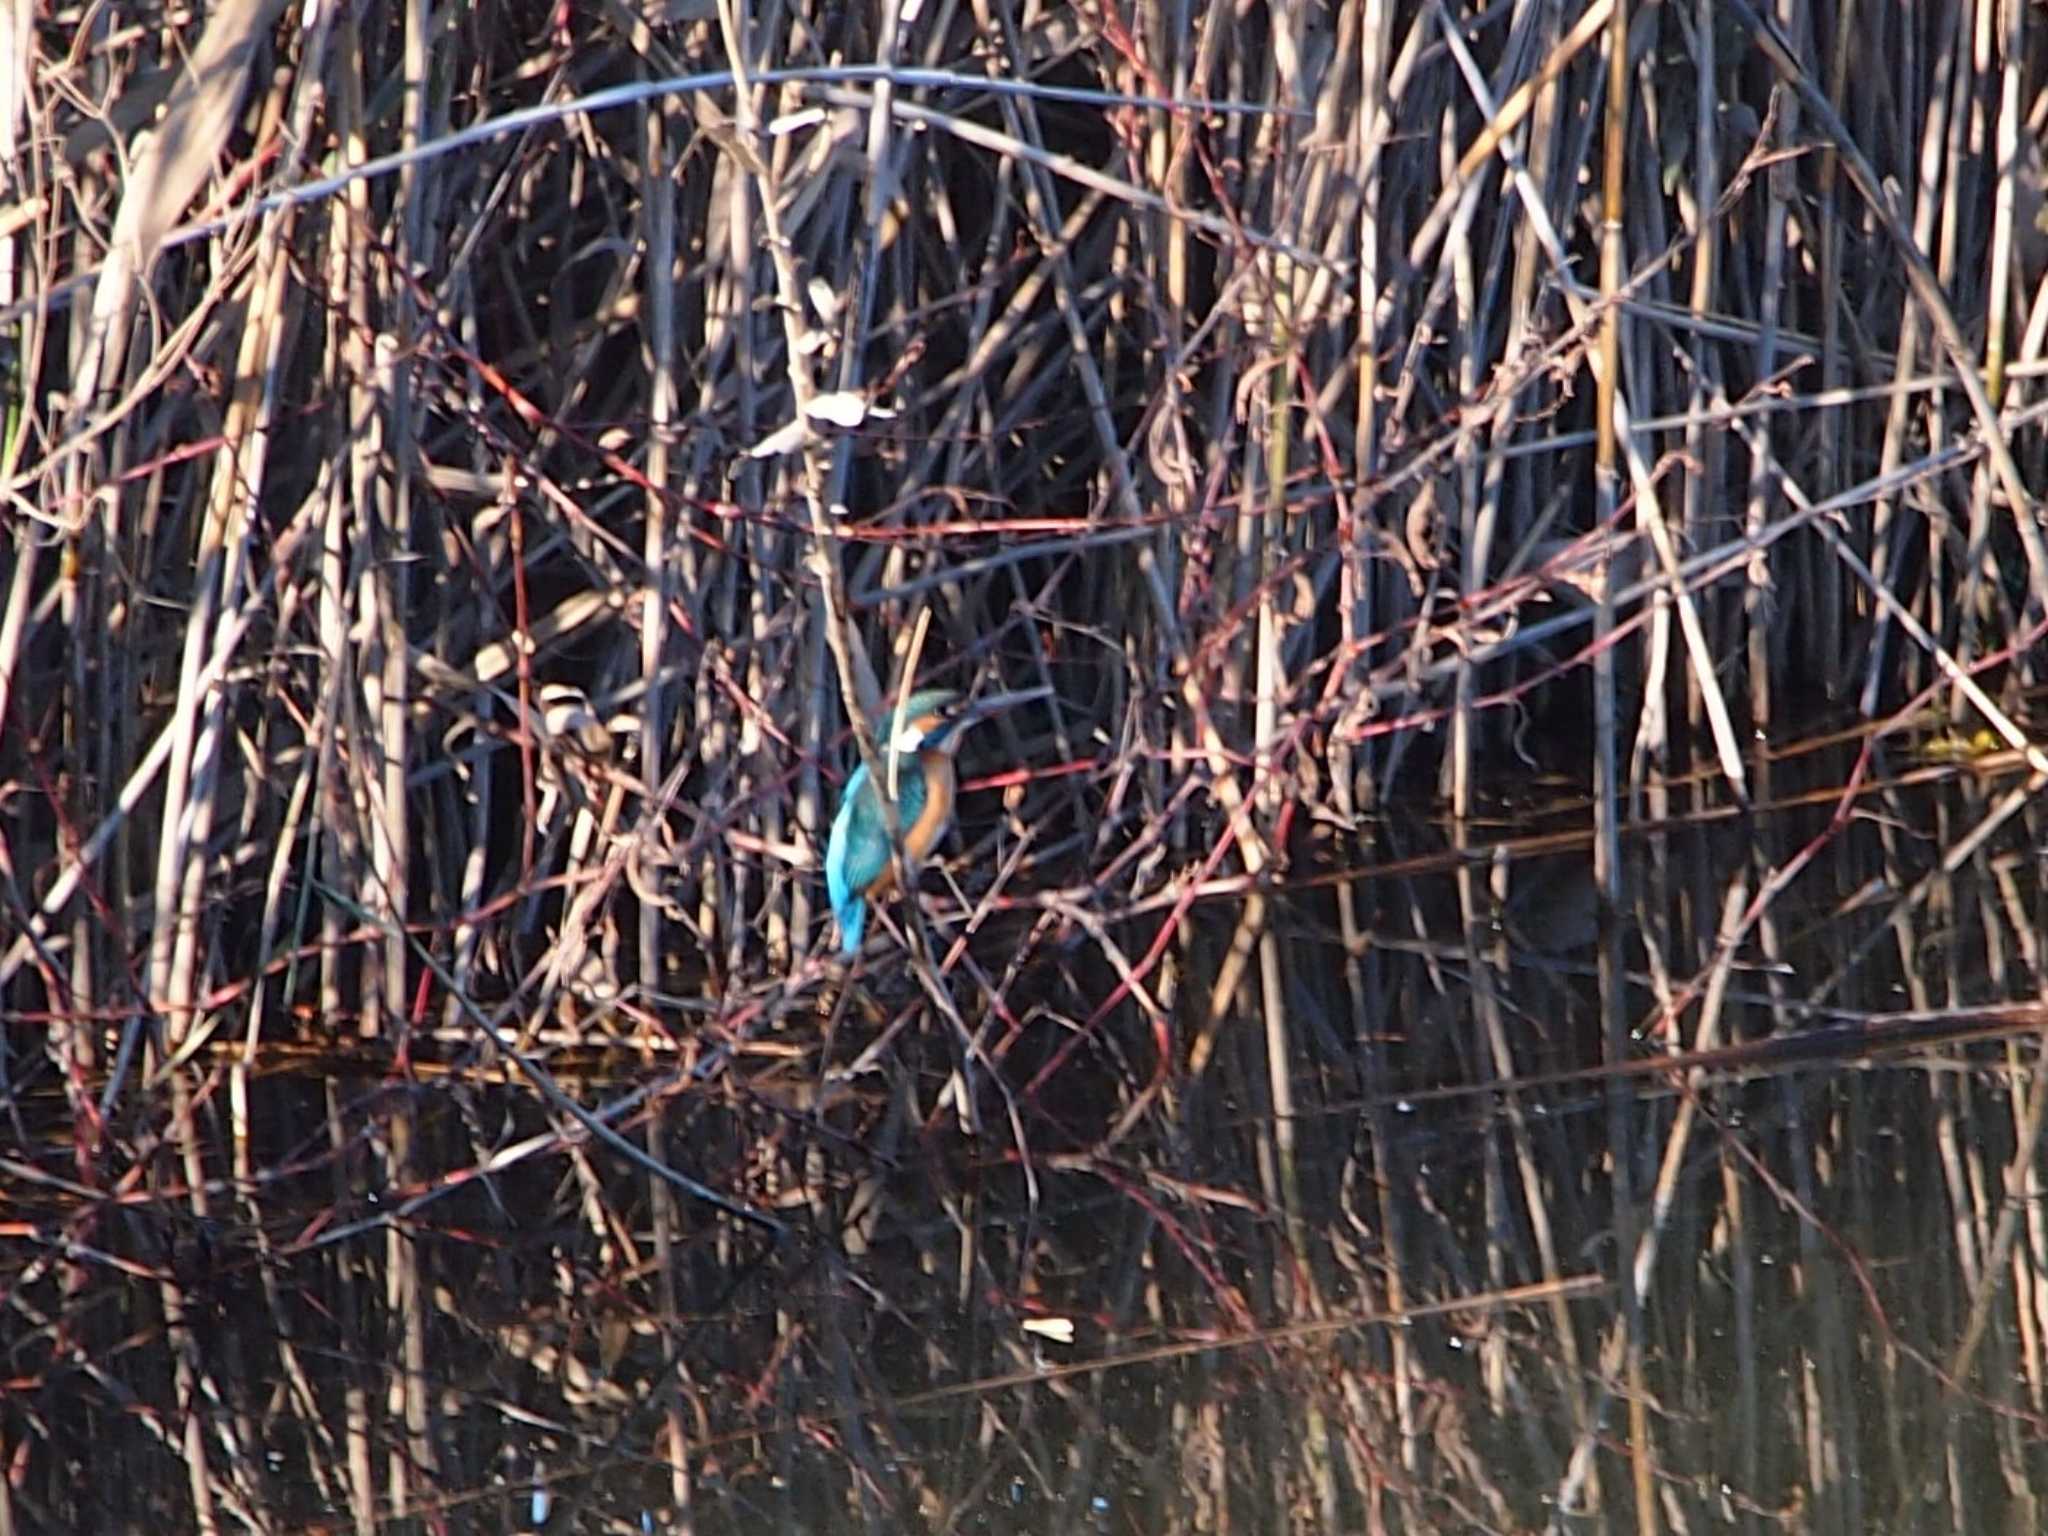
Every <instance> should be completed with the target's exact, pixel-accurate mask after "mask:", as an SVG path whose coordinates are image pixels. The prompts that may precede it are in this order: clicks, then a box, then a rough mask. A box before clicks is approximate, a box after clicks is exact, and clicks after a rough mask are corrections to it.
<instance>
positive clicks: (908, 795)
mask: <svg viewBox="0 0 2048 1536" xmlns="http://www.w3.org/2000/svg"><path fill="white" fill-rule="evenodd" d="M883 761H884V762H885V763H886V762H887V761H888V759H887V758H886V757H884V759H883ZM923 809H924V767H923V765H922V764H920V763H919V762H918V761H917V760H916V759H915V758H913V757H906V758H905V759H904V761H903V763H902V765H901V766H900V767H898V768H897V770H896V825H897V827H898V829H899V830H901V829H902V828H905V827H908V826H909V825H910V824H911V823H912V822H914V821H916V820H917V817H918V813H919V812H920V811H922V810H923ZM888 867H889V843H888V839H887V838H885V837H884V836H883V835H882V797H881V796H880V795H879V794H877V793H876V792H875V786H874V783H873V781H872V780H870V779H869V777H868V766H867V764H866V763H862V764H861V765H860V766H859V767H858V768H856V769H854V770H853V773H852V776H851V777H849V778H848V779H847V781H846V795H845V798H843V799H842V800H841V801H840V802H839V814H838V815H837V816H835V817H833V818H832V835H831V837H830V838H829V839H827V841H826V843H825V893H826V894H827V895H828V896H830V897H831V899H832V915H833V916H834V917H836V918H838V919H839V950H840V953H841V954H844V955H855V954H858V953H860V942H861V937H862V935H863V934H865V933H866V932H867V924H868V903H867V889H868V887H869V886H871V885H873V884H874V883H875V882H876V881H877V880H879V879H880V878H881V877H882V871H883V870H885V869H887V868H888Z"/></svg>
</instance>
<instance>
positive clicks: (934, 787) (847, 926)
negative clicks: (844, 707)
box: [825, 688, 1051, 956]
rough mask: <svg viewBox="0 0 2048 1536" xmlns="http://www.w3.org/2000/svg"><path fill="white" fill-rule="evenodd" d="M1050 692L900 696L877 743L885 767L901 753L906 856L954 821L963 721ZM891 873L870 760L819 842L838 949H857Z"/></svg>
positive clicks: (900, 813) (899, 820)
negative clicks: (871, 906) (968, 697)
mask: <svg viewBox="0 0 2048 1536" xmlns="http://www.w3.org/2000/svg"><path fill="white" fill-rule="evenodd" d="M1050 691H1051V690H1050V689H1046V688H1034V689H1031V690H1030V691H1028V692H1024V693H999V694H994V695H991V696H990V697H988V698H985V699H982V700H980V701H979V702H975V703H969V702H966V701H964V700H962V699H961V697H960V695H958V694H957V693H951V692H948V691H947V690H946V689H943V688H926V689H921V690H919V691H918V692H916V693H913V694H912V695H911V696H910V697H909V698H908V699H906V700H905V701H904V703H903V708H902V709H900V710H899V711H897V713H896V718H895V722H894V724H893V725H892V726H891V728H890V731H889V735H888V739H887V740H885V741H882V742H879V743H877V745H878V746H879V747H880V748H881V761H882V771H883V772H884V773H885V774H886V773H887V772H888V770H889V763H890V760H891V759H892V758H896V757H899V756H900V757H901V761H900V763H899V764H898V766H897V769H896V824H897V826H898V827H899V828H900V829H901V830H902V834H903V849H904V853H905V855H906V856H907V857H908V858H909V859H911V860H912V861H913V862H916V861H921V860H923V859H924V858H925V857H926V855H928V854H929V853H930V852H931V851H932V849H934V848H936V847H937V846H938V843H939V839H940V838H942V837H944V836H945V835H946V828H947V827H948V826H950V825H951V824H952V820H953V801H954V798H955V787H956V779H955V775H954V772H953V754H954V753H955V752H957V751H959V749H960V740H961V738H962V737H963V736H965V735H966V734H967V729H968V727H969V726H972V725H974V724H976V723H977V722H979V721H982V720H986V719H988V718H989V716H991V715H994V714H997V713H1000V712H1001V711H1002V710H1005V709H1009V708H1011V707H1012V706H1013V705H1017V704H1022V703H1024V702H1026V701H1027V700H1030V699H1040V698H1044V697H1045V696H1046V694H1047V693H1049V692H1050ZM912 754H915V756H914V757H913V755H912ZM895 875H896V866H895V864H894V862H893V861H892V860H891V859H890V857H889V842H888V838H887V836H886V835H885V834H884V832H883V829H882V797H881V795H880V793H879V792H878V791H877V790H876V787H875V784H874V781H873V780H872V779H871V778H870V777H869V775H868V765H867V764H866V763H862V764H861V765H860V766H859V767H858V768H856V769H854V770H853V773H852V775H851V777H849V778H848V779H847V781H846V793H845V794H844V795H843V796H842V797H841V799H840V801H839V814H838V815H836V816H834V817H833V818H832V835H831V837H830V838H828V839H827V840H826V843H825V890H826V892H827V893H828V894H829V895H830V896H831V898H832V915H833V916H834V917H836V918H838V919H839V952H840V953H841V954H842V955H847V956H852V955H857V954H859V953H860V941H861V936H862V935H863V934H864V933H866V932H867V925H868V902H869V901H870V900H873V899H879V898H880V897H881V896H883V895H884V894H886V893H887V891H888V889H889V885H890V883H891V881H893V880H894V879H895Z"/></svg>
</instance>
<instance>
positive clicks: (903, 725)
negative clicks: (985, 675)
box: [886, 688, 1051, 753]
mask: <svg viewBox="0 0 2048 1536" xmlns="http://www.w3.org/2000/svg"><path fill="white" fill-rule="evenodd" d="M1050 692H1051V690H1050V689H1048V688H1031V689H1026V690H1025V691H1024V692H1022V693H995V694H989V695H987V696H985V697H983V698H979V699H964V698H962V697H961V696H960V695H959V694H957V693H954V692H952V691H951V690H949V689H945V688H922V689H919V690H918V691H917V692H916V693H913V694H912V695H911V696H910V697H909V698H908V699H906V700H905V701H904V704H903V708H902V709H900V710H898V711H897V712H896V722H895V727H894V729H892V730H891V731H890V733H889V740H888V742H887V744H886V745H887V747H888V749H889V750H892V751H896V752H904V753H911V752H954V751H957V750H958V749H959V746H960V741H961V738H962V737H964V736H965V735H966V734H967V728H968V727H969V726H971V725H973V724H975V723H976V722H977V721H981V720H986V719H988V718H989V717H990V716H991V715H997V714H1001V713H1002V712H1003V711H1004V710H1006V709H1010V708H1012V707H1014V706H1015V705H1018V704H1023V703H1027V702H1028V701H1030V700H1032V699H1042V698H1044V697H1045V696H1046V695H1047V694H1048V693H1050Z"/></svg>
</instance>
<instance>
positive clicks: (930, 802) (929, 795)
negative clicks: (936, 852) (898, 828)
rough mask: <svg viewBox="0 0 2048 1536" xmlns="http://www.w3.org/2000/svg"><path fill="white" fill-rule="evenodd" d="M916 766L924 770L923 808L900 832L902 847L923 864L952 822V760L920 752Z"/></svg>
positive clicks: (935, 754)
mask: <svg viewBox="0 0 2048 1536" xmlns="http://www.w3.org/2000/svg"><path fill="white" fill-rule="evenodd" d="M917 762H918V766H919V767H921V768H922V769H923V770H924V804H923V806H921V807H920V808H919V810H918V813H917V820H915V821H913V822H912V823H911V824H910V825H909V826H907V827H905V828H904V829H903V846H904V848H905V849H907V850H908V851H909V853H910V856H911V857H912V858H913V859H916V860H917V861H918V862H920V863H922V862H923V861H924V859H925V858H926V856H927V855H929V854H930V853H931V851H932V849H934V848H936V847H937V846H938V845H939V838H940V837H941V836H942V835H943V834H944V832H945V830H946V823H947V822H948V821H951V820H952V819H953V759H952V757H951V756H950V755H949V754H947V753H944V752H920V753H918V754H917Z"/></svg>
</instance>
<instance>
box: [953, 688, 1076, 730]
mask: <svg viewBox="0 0 2048 1536" xmlns="http://www.w3.org/2000/svg"><path fill="white" fill-rule="evenodd" d="M1051 697H1052V689H1051V688H1049V687H1046V686H1044V685H1043V684H1041V685H1040V686H1038V687H1036V688H1026V689H1023V690H1022V691H1020V692H1017V693H992V694H990V695H989V696H988V697H987V698H985V699H976V700H975V701H974V702H973V703H972V704H969V705H968V706H967V708H966V709H964V710H962V711H961V712H960V722H959V726H958V727H957V729H960V730H965V729H966V728H967V727H968V726H970V725H973V724H975V723H977V722H978V721H982V720H986V719H988V718H989V717H990V716H992V715H1000V714H1001V713H1002V712H1003V711H1004V710H1006V709H1015V708H1016V707H1017V706H1018V705H1019V704H1030V703H1032V702H1034V701H1035V700H1038V699H1049V698H1051Z"/></svg>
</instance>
